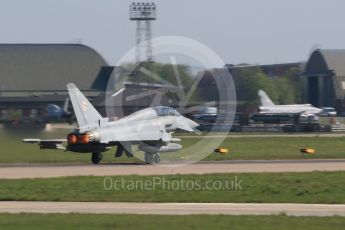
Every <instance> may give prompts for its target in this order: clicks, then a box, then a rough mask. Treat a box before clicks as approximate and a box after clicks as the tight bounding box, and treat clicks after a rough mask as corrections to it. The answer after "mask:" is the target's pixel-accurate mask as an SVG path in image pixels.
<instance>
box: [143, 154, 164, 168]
mask: <svg viewBox="0 0 345 230" xmlns="http://www.w3.org/2000/svg"><path fill="white" fill-rule="evenodd" d="M160 161H161V158H160V157H159V153H145V163H146V164H151V165H153V164H158V163H159V162H160Z"/></svg>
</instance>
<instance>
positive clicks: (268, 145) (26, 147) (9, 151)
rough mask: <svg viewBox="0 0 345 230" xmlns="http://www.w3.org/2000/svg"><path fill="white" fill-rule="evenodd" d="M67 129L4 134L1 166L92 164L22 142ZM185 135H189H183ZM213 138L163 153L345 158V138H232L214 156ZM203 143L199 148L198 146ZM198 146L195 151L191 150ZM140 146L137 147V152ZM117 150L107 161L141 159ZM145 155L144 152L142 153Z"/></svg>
mask: <svg viewBox="0 0 345 230" xmlns="http://www.w3.org/2000/svg"><path fill="white" fill-rule="evenodd" d="M67 132H68V131H67V130H59V131H55V132H50V133H49V132H38V131H37V132H33V131H30V132H29V131H18V132H5V131H4V130H1V131H0V146H1V149H0V163H57V162H60V163H81V162H83V163H86V162H87V163H88V162H90V154H82V153H72V152H63V151H60V150H40V149H39V148H38V146H37V145H34V144H32V145H31V144H24V143H22V142H21V139H23V138H28V137H34V138H36V137H39V138H61V137H62V138H63V137H65V136H66V133H67ZM183 135H185V134H183ZM211 140H212V139H205V140H202V139H201V138H183V139H182V145H183V146H184V149H183V150H182V151H179V152H177V153H162V154H161V157H162V158H163V160H164V159H171V158H174V159H180V158H183V159H193V156H194V155H198V152H200V149H208V150H207V153H211V154H210V155H209V156H208V157H206V158H205V160H236V159H315V158H316V159H330V158H345V145H344V143H345V137H279V136H277V137H251V136H250V135H248V136H246V137H228V138H226V139H225V140H224V142H223V143H222V144H220V146H221V147H226V148H229V149H230V153H229V154H227V155H220V154H219V153H212V152H213V147H210V146H207V145H208V144H209V143H210V141H211ZM197 142H199V144H198V145H195V144H196V143H197ZM190 146H194V147H193V148H189V147H190ZM306 147H311V148H315V149H316V151H317V153H316V154H315V155H302V154H301V153H300V152H299V149H300V148H306ZM135 149H136V147H134V150H135ZM114 152H115V148H113V149H112V150H110V151H108V152H106V153H105V154H104V161H105V162H125V161H135V162H139V161H140V160H138V159H135V158H127V157H122V158H117V159H115V158H114V157H113V156H114ZM138 155H142V153H141V154H140V153H139V154H138Z"/></svg>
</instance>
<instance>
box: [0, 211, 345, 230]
mask: <svg viewBox="0 0 345 230" xmlns="http://www.w3.org/2000/svg"><path fill="white" fill-rule="evenodd" d="M0 224H1V228H3V229H8V230H12V229H13V230H15V229H28V230H30V229H46V230H50V229H84V230H87V229H126V230H130V229H138V227H139V226H140V227H139V228H140V229H158V228H162V226H164V229H167V230H169V229H172V230H175V229H237V230H241V229H243V230H247V229H256V230H261V229H265V230H269V229H280V230H288V229H295V230H309V229H310V230H323V229H343V227H344V225H345V218H344V217H290V216H284V215H278V216H225V215H216V216H214V215H212V216H211V215H210V216H209V215H189V216H161V215H103V214H0Z"/></svg>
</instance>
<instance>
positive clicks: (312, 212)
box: [0, 201, 345, 216]
mask: <svg viewBox="0 0 345 230" xmlns="http://www.w3.org/2000/svg"><path fill="white" fill-rule="evenodd" d="M0 213H97V214H105V213H107V214H120V213H122V214H158V215H190V214H208V215H218V214H225V215H277V214H282V213H284V214H286V215H290V216H334V215H338V216H345V205H334V204H254V203H252V204H247V203H237V204H235V203H122V202H26V201H9V202H7V201H2V202H0Z"/></svg>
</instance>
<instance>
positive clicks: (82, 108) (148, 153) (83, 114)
mask: <svg viewBox="0 0 345 230" xmlns="http://www.w3.org/2000/svg"><path fill="white" fill-rule="evenodd" d="M67 89H68V92H69V96H70V99H71V102H72V106H73V109H74V112H75V116H76V118H77V122H78V127H77V128H75V130H74V131H73V132H71V133H69V134H68V135H67V138H66V139H51V140H41V139H23V142H25V143H37V144H38V145H39V146H40V148H41V149H62V150H65V151H71V152H78V153H92V156H91V161H92V163H93V164H98V163H99V162H100V161H101V159H102V152H105V151H108V150H109V149H110V147H111V146H117V150H116V153H115V157H120V156H121V155H122V154H123V153H125V154H126V155H127V156H129V157H131V156H133V154H132V146H133V145H138V149H139V150H140V151H143V152H144V153H145V162H146V163H148V164H154V163H159V162H160V157H159V153H161V152H174V151H178V150H180V149H182V145H180V144H178V143H175V142H178V141H180V139H177V138H173V137H172V135H171V134H172V132H173V131H175V130H177V129H181V130H184V131H188V132H193V131H194V128H196V127H197V126H198V123H196V122H194V121H192V120H190V119H188V118H186V117H184V116H182V115H181V114H180V113H178V112H177V111H176V110H175V109H173V108H170V107H166V106H155V107H151V108H146V109H142V110H140V111H137V112H135V113H132V114H131V115H129V116H127V117H124V118H122V119H119V120H116V121H109V118H105V117H102V116H101V115H100V114H99V113H98V111H97V110H96V109H95V108H94V107H93V106H92V104H91V103H90V102H89V101H88V100H87V99H86V97H85V96H84V95H83V94H82V93H81V92H80V91H79V89H78V88H77V87H76V86H75V85H74V84H72V83H70V84H67ZM64 143H67V144H64Z"/></svg>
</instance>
